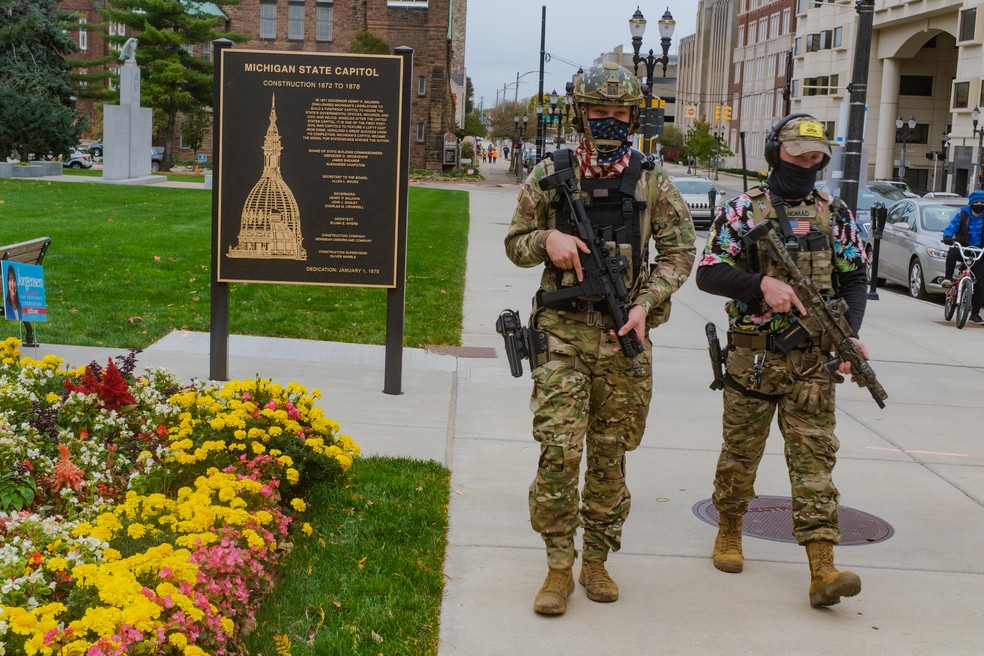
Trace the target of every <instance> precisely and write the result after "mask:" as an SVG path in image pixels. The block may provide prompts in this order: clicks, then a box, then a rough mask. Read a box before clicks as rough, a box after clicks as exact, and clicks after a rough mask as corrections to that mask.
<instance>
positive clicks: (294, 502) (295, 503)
mask: <svg viewBox="0 0 984 656" xmlns="http://www.w3.org/2000/svg"><path fill="white" fill-rule="evenodd" d="M290 505H291V507H292V508H293V509H294V510H296V511H297V512H304V511H305V510H307V504H306V503H304V499H298V498H296V497H295V498H293V499H291V500H290Z"/></svg>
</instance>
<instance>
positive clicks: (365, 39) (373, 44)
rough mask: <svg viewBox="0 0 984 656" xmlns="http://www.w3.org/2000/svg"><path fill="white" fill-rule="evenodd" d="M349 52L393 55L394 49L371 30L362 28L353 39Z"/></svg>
mask: <svg viewBox="0 0 984 656" xmlns="http://www.w3.org/2000/svg"><path fill="white" fill-rule="evenodd" d="M349 52H350V53H353V54H358V55H392V54H393V49H392V48H390V46H389V44H388V43H386V41H384V40H383V39H381V38H380V37H378V36H376V35H375V34H373V33H372V32H370V31H369V30H362V31H360V32H359V33H358V34H356V35H355V38H354V39H352V43H351V45H349Z"/></svg>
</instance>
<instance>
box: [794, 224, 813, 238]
mask: <svg viewBox="0 0 984 656" xmlns="http://www.w3.org/2000/svg"><path fill="white" fill-rule="evenodd" d="M789 227H790V228H792V229H793V234H794V235H796V236H797V237H802V236H803V235H805V234H806V233H808V232H809V231H810V222H809V221H790V222H789Z"/></svg>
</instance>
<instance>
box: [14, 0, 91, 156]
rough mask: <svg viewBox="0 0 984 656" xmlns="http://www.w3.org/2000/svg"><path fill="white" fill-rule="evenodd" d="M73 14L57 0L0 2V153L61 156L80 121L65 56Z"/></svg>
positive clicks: (74, 137)
mask: <svg viewBox="0 0 984 656" xmlns="http://www.w3.org/2000/svg"><path fill="white" fill-rule="evenodd" d="M70 21H71V15H70V14H68V13H67V12H65V11H62V10H61V9H60V8H59V7H58V2H57V0H0V154H2V155H0V157H4V158H6V156H7V155H8V154H10V153H13V154H14V155H15V156H16V157H17V158H18V159H19V160H21V161H22V162H26V161H27V158H28V155H29V154H31V153H33V154H35V155H36V156H38V157H40V156H43V155H47V154H49V153H50V154H53V155H65V154H67V153H68V152H69V150H70V149H71V148H72V147H73V146H75V145H76V144H78V141H79V136H80V135H81V133H82V130H83V129H84V127H85V126H84V124H83V123H82V122H81V121H79V120H78V117H77V115H76V113H75V107H74V103H75V97H74V96H73V88H72V80H71V76H70V74H69V70H70V68H69V65H68V64H67V63H66V61H65V55H67V54H71V53H72V52H75V50H76V49H77V48H76V46H75V43H74V42H73V41H72V40H71V39H70V38H69V36H68V34H67V33H66V29H67V27H68V25H69V23H70Z"/></svg>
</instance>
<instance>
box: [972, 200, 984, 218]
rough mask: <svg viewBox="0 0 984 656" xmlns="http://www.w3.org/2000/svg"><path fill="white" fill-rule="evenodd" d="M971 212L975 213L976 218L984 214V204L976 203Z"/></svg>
mask: <svg viewBox="0 0 984 656" xmlns="http://www.w3.org/2000/svg"><path fill="white" fill-rule="evenodd" d="M970 211H971V212H973V213H974V216H977V215H978V214H980V213H981V212H984V203H974V204H973V205H971V206H970Z"/></svg>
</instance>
